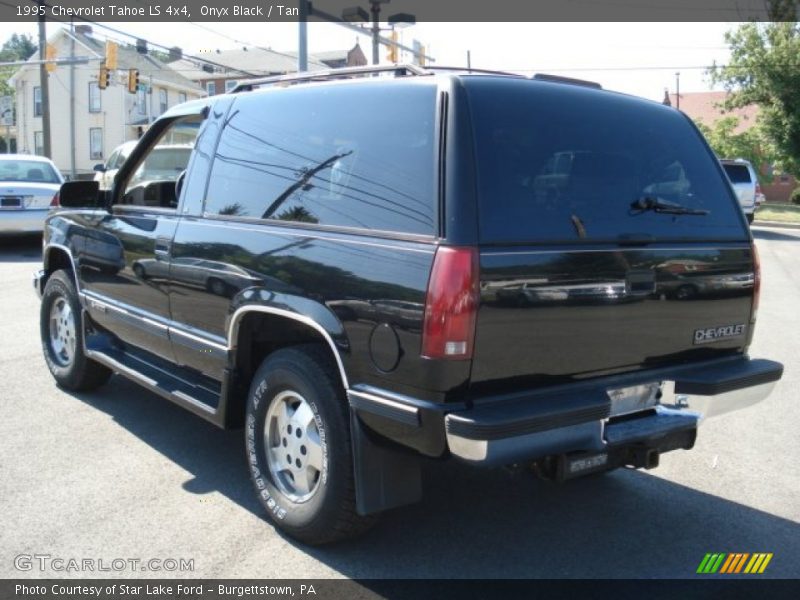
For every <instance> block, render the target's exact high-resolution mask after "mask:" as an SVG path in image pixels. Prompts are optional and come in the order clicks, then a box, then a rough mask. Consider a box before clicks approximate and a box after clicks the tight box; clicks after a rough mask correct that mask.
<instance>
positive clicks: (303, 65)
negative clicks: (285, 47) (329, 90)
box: [297, 0, 308, 73]
mask: <svg viewBox="0 0 800 600" xmlns="http://www.w3.org/2000/svg"><path fill="white" fill-rule="evenodd" d="M298 1H299V3H300V7H299V8H300V10H299V11H298V12H299V13H300V16H299V18H298V21H297V72H298V73H303V72H305V71H308V0H298Z"/></svg>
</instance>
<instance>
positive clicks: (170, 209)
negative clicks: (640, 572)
mask: <svg viewBox="0 0 800 600" xmlns="http://www.w3.org/2000/svg"><path fill="white" fill-rule="evenodd" d="M163 145H170V146H174V145H190V146H191V147H192V152H191V154H190V155H188V154H187V156H186V163H185V164H175V165H171V166H169V168H163V169H161V168H159V169H156V170H148V168H147V164H148V162H147V161H148V156H149V155H151V154H152V153H153V152H155V151H157V149H158V148H159V147H160V146H163ZM60 197H61V208H59V209H57V210H55V211H54V212H53V213H52V214H51V216H50V217H49V218H48V220H47V223H46V228H45V234H44V255H43V256H44V258H43V263H44V264H43V268H42V270H41V271H39V272H38V273H37V274H36V275H35V280H34V285H35V288H36V290H37V292H38V293H39V294H40V296H41V299H42V302H41V339H42V348H43V351H44V356H45V359H46V362H47V365H48V367H49V369H50V371H51V373H52V375H53V377H54V378H55V379H56V381H57V383H58V385H60V386H61V387H62V388H64V389H65V390H69V391H78V390H91V389H95V388H97V387H99V386H101V385H102V384H103V383H104V382H106V381H107V380H108V378H109V377H110V376H111V374H112V373H118V374H120V375H123V376H125V377H128V378H130V379H132V380H133V381H135V382H137V383H139V384H141V385H142V386H144V387H145V388H147V389H149V390H151V391H153V392H156V393H157V394H160V395H161V396H163V397H164V398H166V399H168V400H171V401H172V402H174V403H176V404H178V405H180V406H182V407H184V408H185V409H187V410H189V411H191V412H193V413H195V414H196V415H199V416H201V417H203V418H205V419H207V420H209V421H211V422H212V423H214V424H216V425H218V426H220V427H237V426H239V427H243V429H244V446H245V451H246V456H247V462H248V464H249V469H250V476H251V479H252V482H253V485H254V488H255V492H256V494H257V495H258V497H259V499H260V501H261V502H262V503H263V505H264V507H265V509H266V511H267V513H268V514H269V516H270V518H271V519H272V520H273V521H274V522H275V523H276V524H277V526H278V527H280V528H281V529H283V530H284V531H286V532H287V533H288V534H289V535H291V536H293V537H295V538H297V539H299V540H301V541H304V542H307V543H323V542H330V541H333V540H337V539H341V538H344V537H348V536H352V535H355V534H357V533H359V532H361V531H363V530H364V529H365V528H366V527H368V526H369V525H370V524H371V523H372V522H373V521H374V520H375V515H377V513H379V512H381V511H384V510H387V509H390V508H393V507H396V506H400V505H403V504H407V503H411V502H414V501H416V500H418V499H419V498H420V495H421V476H420V469H421V463H422V462H423V461H424V460H426V459H427V460H430V459H441V460H460V461H465V462H467V463H471V464H474V465H482V466H500V465H520V466H526V467H530V468H531V469H532V470H534V471H535V472H537V473H539V474H540V475H542V476H544V477H548V478H552V479H555V480H559V481H560V480H566V479H570V478H574V477H578V476H581V475H585V474H589V473H597V472H602V471H608V470H611V469H614V468H618V467H623V466H624V467H633V468H648V469H649V468H653V467H655V466H657V465H658V462H659V456H660V454H661V453H663V452H669V451H672V450H676V449H689V448H691V447H692V446H693V444H694V442H695V437H696V434H697V427H698V424H699V422H700V421H701V420H702V419H703V418H704V417H707V416H711V415H714V414H718V413H723V412H727V411H730V410H735V409H739V408H742V407H745V406H748V405H750V404H753V403H755V402H758V401H759V400H761V399H763V398H765V397H766V396H767V395H768V393H769V392H770V390H771V388H772V386H773V385H774V384H775V382H776V381H778V380H779V379H780V377H781V375H782V365H780V364H778V363H775V362H773V361H769V360H765V359H751V358H750V357H749V356H748V353H747V351H748V346H749V345H750V342H751V339H752V337H753V328H754V324H755V320H756V311H757V308H758V297H759V283H760V282H759V277H760V274H759V264H758V255H757V253H756V249H755V246H754V245H753V240H752V237H751V234H750V231H749V228H748V226H747V222H746V220H745V217H744V215H743V214H742V211H741V210H740V209H739V206H738V203H737V201H736V197H735V195H734V193H733V191H732V189H731V186H730V184H729V183H728V181H727V179H726V177H725V173H724V172H723V171H722V168H721V166H720V164H719V162H718V161H717V160H716V158H715V157H714V155H713V153H712V152H711V150H710V149H709V147H708V145H707V144H706V142H705V141H704V139H703V137H702V136H701V135H700V134H699V132H698V130H697V129H696V128H695V127H694V125H693V124H692V123H691V121H690V120H689V119H688V118H687V117H686V116H685V115H684V114H682V113H681V112H679V111H677V110H674V109H672V108H670V107H666V106H662V105H660V104H656V103H653V102H649V101H646V100H642V99H639V98H635V97H631V96H627V95H622V94H617V93H611V92H607V91H603V90H601V89H599V86H597V85H592V84H589V83H587V82H581V81H576V80H562V79H559V78H555V77H549V76H536V77H533V78H525V77H520V76H515V75H509V74H499V73H498V74H489V73H464V72H456V71H432V70H430V69H422V68H419V67H413V66H401V67H392V68H360V69H358V68H356V69H349V70H345V71H333V72H327V73H312V74H306V75H297V76H286V77H278V78H267V79H262V80H254V81H252V82H246V83H243V84H240V85H239V87H238V88H237V89H235V90H234V91H233V92H232V93H230V94H225V95H222V96H215V97H213V98H205V99H202V100H197V101H193V102H189V103H186V104H181V105H179V106H176V107H174V108H172V109H170V110H168V111H167V112H166V113H165V114H164V115H162V116H161V117H160V118H159V119H158V120H156V121H155V122H154V123H153V124H152V126H151V127H150V128H149V129H148V130H147V132H146V133H145V135H144V136H143V138H142V139H141V141H140V142H139V144H138V145H137V147H136V149H135V150H134V151H133V153H132V154H131V155H130V157H129V159H128V160H127V161H126V162H125V164H124V165H123V166H122V168H121V169H120V170H119V172H118V174H117V175H116V177H115V179H114V183H113V187H112V189H111V190H108V191H103V192H101V191H98V189H97V186H96V184H94V183H93V182H71V183H67V184H65V185H64V187H63V188H62V189H61V196H60Z"/></svg>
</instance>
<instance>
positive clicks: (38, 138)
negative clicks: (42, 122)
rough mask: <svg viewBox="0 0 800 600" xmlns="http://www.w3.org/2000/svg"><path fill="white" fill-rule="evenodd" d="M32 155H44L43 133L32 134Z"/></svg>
mask: <svg viewBox="0 0 800 600" xmlns="http://www.w3.org/2000/svg"><path fill="white" fill-rule="evenodd" d="M33 153H34V154H38V155H40V156H42V155H44V133H43V132H41V131H34V132H33Z"/></svg>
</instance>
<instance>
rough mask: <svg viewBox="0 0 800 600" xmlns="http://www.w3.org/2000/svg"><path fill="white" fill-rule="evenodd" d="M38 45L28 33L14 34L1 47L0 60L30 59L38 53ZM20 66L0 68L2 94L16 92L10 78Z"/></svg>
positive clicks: (0, 91)
mask: <svg viewBox="0 0 800 600" xmlns="http://www.w3.org/2000/svg"><path fill="white" fill-rule="evenodd" d="M37 49H38V47H37V46H36V44H34V43H33V38H31V37H30V36H28V35H18V34H16V33H14V34H12V35H11V37H10V38H8V39H7V40H6V41H5V43H4V44H3V46H2V48H0V62H13V61H18V60H28V59H29V58H30V57H31V56H32V55H33V54H35V53H36V51H37ZM17 68H18V67H1V68H0V96H8V95H11V94H13V93H14V90H12V89H11V86H10V85H8V78H9V77H11V75H13V74H14V71H16V70H17Z"/></svg>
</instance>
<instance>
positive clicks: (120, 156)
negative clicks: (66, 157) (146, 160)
mask: <svg viewBox="0 0 800 600" xmlns="http://www.w3.org/2000/svg"><path fill="white" fill-rule="evenodd" d="M135 147H136V140H132V141H129V142H124V143H122V144H120V145H119V146H117V147H116V148H114V151H113V152H112V153H111V156H109V157H108V160H107V161H106V162H105V163H98V164H96V165H95V166H94V171H95V173H94V180H95V181H96V182H98V183H99V184H100V189H101V190H110V189H111V185H112V184H113V183H114V176H115V175H116V174H117V171H119V168H120V167H121V166H122V164H123V163H124V162H125V161H126V160H127V158H128V155H129V154H130V153H131V150H133V149H134V148H135Z"/></svg>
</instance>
